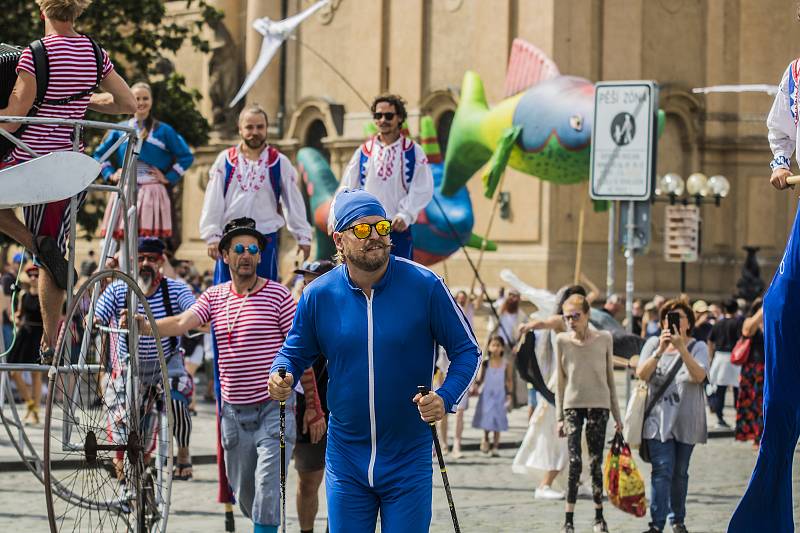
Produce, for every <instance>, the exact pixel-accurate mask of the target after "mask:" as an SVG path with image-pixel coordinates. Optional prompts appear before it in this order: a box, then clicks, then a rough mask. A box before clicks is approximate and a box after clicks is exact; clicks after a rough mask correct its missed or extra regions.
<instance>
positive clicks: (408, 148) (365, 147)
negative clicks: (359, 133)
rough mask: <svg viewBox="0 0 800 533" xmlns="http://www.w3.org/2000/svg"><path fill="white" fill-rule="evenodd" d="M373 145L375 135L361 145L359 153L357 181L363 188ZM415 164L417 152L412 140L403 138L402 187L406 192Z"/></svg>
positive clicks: (412, 177) (412, 176)
mask: <svg viewBox="0 0 800 533" xmlns="http://www.w3.org/2000/svg"><path fill="white" fill-rule="evenodd" d="M374 145H375V137H372V138H371V139H370V140H368V141H367V142H365V143H364V144H362V145H361V153H360V154H359V160H358V183H359V186H360V187H361V188H362V189H363V188H364V184H365V183H366V181H367V166H368V165H369V156H370V154H372V147H373V146H374ZM416 164H417V153H416V150H414V141H412V140H411V139H406V138H405V137H404V138H403V174H404V176H405V179H404V180H403V188H404V189H405V191H406V192H408V188H409V187H410V186H411V180H413V179H414V167H415V166H416Z"/></svg>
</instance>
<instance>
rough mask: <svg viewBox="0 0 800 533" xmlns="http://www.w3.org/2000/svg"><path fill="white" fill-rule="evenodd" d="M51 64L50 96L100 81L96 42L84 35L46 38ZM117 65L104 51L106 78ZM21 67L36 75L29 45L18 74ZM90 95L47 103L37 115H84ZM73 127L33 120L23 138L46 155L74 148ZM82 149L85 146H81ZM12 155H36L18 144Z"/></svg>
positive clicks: (54, 97) (20, 157) (58, 96)
mask: <svg viewBox="0 0 800 533" xmlns="http://www.w3.org/2000/svg"><path fill="white" fill-rule="evenodd" d="M43 41H44V47H45V50H47V59H48V64H49V67H50V68H49V74H50V80H49V83H48V85H47V93H46V94H45V99H46V100H59V99H62V98H67V97H68V96H73V95H75V94H78V93H80V92H81V91H85V90H87V89H90V88H91V87H92V86H93V85H94V84H95V82H96V81H97V60H96V59H95V56H94V50H93V49H92V43H91V42H90V41H89V38H88V37H85V36H83V35H79V36H74V37H68V36H65V35H55V34H53V35H48V36H47V37H45V38H44V39H43ZM113 68H114V65H112V64H111V60H110V59H109V58H108V54H107V53H106V52H105V50H104V51H103V75H102V76H101V79H105V77H106V76H108V73H109V72H111V69H113ZM21 70H24V71H25V72H29V73H30V74H32V75H33V76H36V69H34V66H33V54H32V53H31V49H30V48H25V51H24V52H22V56H21V57H20V59H19V63H18V64H17V74H19V72H20V71H21ZM89 98H90V97H89V95H86V96H84V97H83V98H80V99H78V100H74V101H72V102H70V103H68V104H66V105H61V106H55V105H51V104H44V105H42V107H41V108H40V109H39V112H38V113H37V115H36V116H37V117H48V118H63V119H77V120H81V119H83V117H84V115H85V114H86V108H87V107H88V105H89ZM72 131H73V129H72V128H71V127H70V126H54V125H44V124H32V125H30V126H28V128H27V129H26V130H25V132H24V133H23V134H22V140H23V141H25V143H26V144H27V145H28V146H30V147H31V148H32V149H33V150H34V151H35V152H37V153H39V154H41V155H44V154H48V153H50V152H63V151H67V150H72ZM81 149H83V148H82V147H81ZM12 156H13V157H14V158H15V159H17V160H19V161H27V160H29V159H32V157H31V155H30V154H28V153H27V152H25V151H23V150H20V149H19V148H15V149H14V151H13V152H12Z"/></svg>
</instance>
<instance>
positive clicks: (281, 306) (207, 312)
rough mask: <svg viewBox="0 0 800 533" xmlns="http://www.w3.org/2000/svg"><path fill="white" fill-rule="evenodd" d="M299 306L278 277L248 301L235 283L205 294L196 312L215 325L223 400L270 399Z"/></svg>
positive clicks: (251, 401)
mask: <svg viewBox="0 0 800 533" xmlns="http://www.w3.org/2000/svg"><path fill="white" fill-rule="evenodd" d="M240 308H241V311H239V309H240ZM296 308H297V304H295V301H294V299H293V298H292V295H291V293H290V292H289V290H288V289H286V288H285V287H284V286H283V285H281V284H280V283H276V282H274V281H268V282H267V284H266V285H264V287H262V288H261V289H259V290H258V291H256V292H254V293H253V294H251V295H250V296H248V297H247V300H246V301H245V300H244V295H242V294H236V292H234V290H233V284H232V283H231V282H230V281H229V282H227V283H222V284H220V285H215V286H214V287H211V288H210V289H208V290H207V291H206V292H204V293H203V294H202V295H200V298H198V299H197V302H196V303H195V304H194V305H193V306H192V307H191V310H192V311H193V312H194V314H195V315H197V316H198V317H199V318H200V320H202V321H203V323H205V322H208V321H209V320H210V321H211V327H213V328H214V334H215V336H216V338H217V351H218V354H219V358H218V365H219V379H220V387H221V389H222V399H223V400H224V401H226V402H228V403H233V404H249V403H256V402H263V401H265V400H268V399H269V392H268V390H267V381H268V379H269V369H270V367H271V366H272V360H273V359H275V355H276V354H277V353H278V349H279V348H280V347H281V346H282V345H283V341H284V340H285V339H286V335H287V334H288V333H289V329H290V328H291V326H292V320H293V319H294V313H295V310H296ZM237 314H238V318H237ZM229 324H230V326H231V327H232V331H231V333H230V334H229V333H228V327H229Z"/></svg>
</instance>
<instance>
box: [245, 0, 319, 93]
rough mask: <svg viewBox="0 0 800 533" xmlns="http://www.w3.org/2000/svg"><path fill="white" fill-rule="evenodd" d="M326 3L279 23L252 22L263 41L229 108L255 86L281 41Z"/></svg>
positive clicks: (317, 4) (315, 5) (316, 5)
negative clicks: (256, 59)
mask: <svg viewBox="0 0 800 533" xmlns="http://www.w3.org/2000/svg"><path fill="white" fill-rule="evenodd" d="M328 2H329V0H320V1H319V2H317V3H316V4H314V5H313V6H311V7H309V8H308V9H306V10H305V11H301V12H300V13H298V14H296V15H292V16H291V17H288V18H286V19H284V20H281V21H279V22H272V21H270V22H269V24H265V23H263V22H261V20H260V19H259V20H256V21H254V22H253V27H254V28H255V29H256V31H258V32H259V33H261V34H262V35H264V40H263V41H262V42H261V51H260V52H259V53H258V61H256V64H255V65H253V68H252V69H251V70H250V72H249V73H248V74H247V78H245V80H244V83H242V87H241V88H240V89H239V92H238V93H236V96H234V97H233V100H231V103H230V104H229V107H233V106H235V105H236V103H237V102H238V101H239V100H241V99H242V98H243V97H244V95H245V94H247V91H249V90H250V89H251V88H252V87H253V85H255V83H256V80H258V78H259V76H261V74H262V73H263V72H264V70H265V69H266V68H267V65H269V62H270V61H272V58H273V57H274V56H275V53H276V52H277V51H278V49H279V48H280V47H281V45H282V44H283V41H285V40H286V38H287V37H289V35H290V34H291V33H292V32H293V31H294V30H295V29H296V28H297V26H299V25H300V23H301V22H303V21H304V20H305V19H307V18H308V17H310V16H311V15H313V14H314V13H315V12H316V11H317V10H319V9H320V8H321V7H323V6H324V5H325V4H327V3H328ZM278 35H280V37H278Z"/></svg>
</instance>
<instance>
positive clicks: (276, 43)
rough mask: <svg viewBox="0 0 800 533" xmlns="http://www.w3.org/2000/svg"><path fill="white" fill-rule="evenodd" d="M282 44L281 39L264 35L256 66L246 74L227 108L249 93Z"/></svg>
mask: <svg viewBox="0 0 800 533" xmlns="http://www.w3.org/2000/svg"><path fill="white" fill-rule="evenodd" d="M282 44H283V39H278V38H276V37H272V36H270V35H265V36H264V40H263V41H262V42H261V51H260V52H259V53H258V61H256V64H255V65H253V68H252V69H251V70H250V73H249V74H247V78H245V80H244V83H242V87H241V88H240V89H239V92H238V93H236V96H234V97H233V100H231V103H230V104H229V107H233V106H235V105H236V103H237V102H238V101H239V100H241V99H242V98H243V97H244V95H245V94H247V91H249V90H250V89H251V88H252V87H253V85H255V83H256V80H258V78H259V77H260V76H261V74H262V73H263V72H264V70H265V69H266V68H267V65H269V62H270V61H272V57H273V56H274V55H275V52H277V51H278V49H279V48H280V47H281V45H282Z"/></svg>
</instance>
